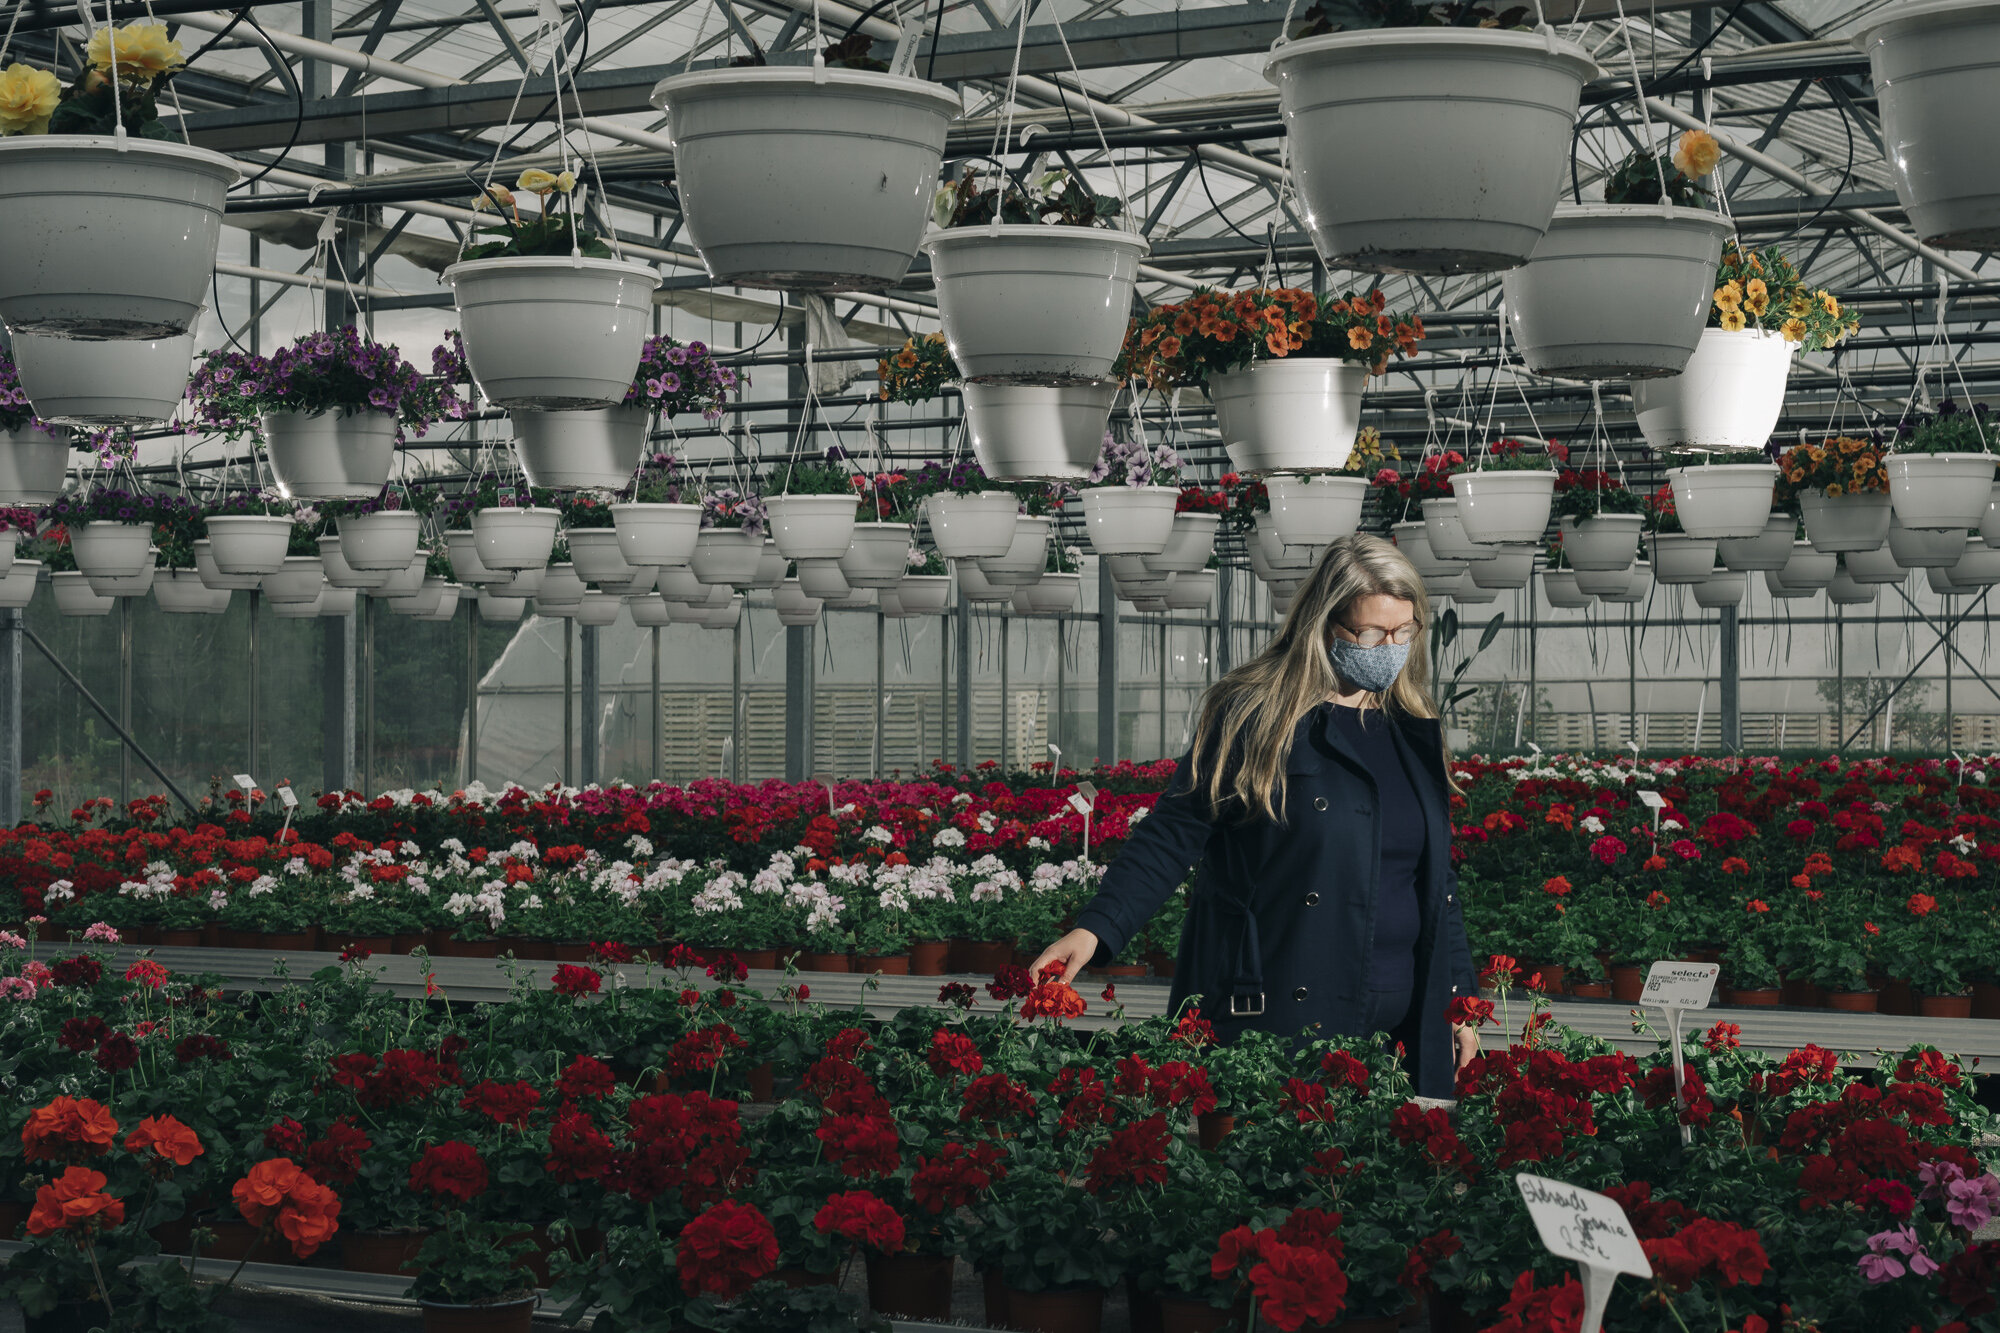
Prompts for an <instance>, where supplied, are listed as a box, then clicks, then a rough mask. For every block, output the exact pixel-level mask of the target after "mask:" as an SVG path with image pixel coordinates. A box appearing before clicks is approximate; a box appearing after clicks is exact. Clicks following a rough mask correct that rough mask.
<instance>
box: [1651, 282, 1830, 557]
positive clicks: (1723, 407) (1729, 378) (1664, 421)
mask: <svg viewBox="0 0 2000 1333" xmlns="http://www.w3.org/2000/svg"><path fill="white" fill-rule="evenodd" d="M1704 318H1706V316H1704ZM1796 350H1797V344H1795V343H1788V342H1786V341H1785V340H1784V338H1783V337H1782V336H1780V335H1779V334H1776V333H1772V332H1770V331H1768V330H1765V329H1737V330H1734V331H1731V330H1728V329H1717V328H1704V329H1702V331H1701V340H1700V341H1699V342H1698V343H1696V344H1695V349H1694V355H1693V356H1691V357H1689V358H1688V363H1687V365H1686V366H1685V367H1683V368H1682V370H1681V373H1680V374H1678V375H1668V376H1663V377H1661V378H1658V379H1646V380H1636V381H1634V382H1633V384H1632V410H1633V412H1634V413H1635V414H1636V415H1637V416H1638V419H1639V433H1640V434H1642V435H1644V436H1645V437H1646V443H1648V444H1650V445H1652V446H1653V447H1654V448H1655V449H1659V450H1663V451H1665V450H1674V449H1715V450H1732V449H1733V450H1745V451H1748V450H1760V449H1762V448H1763V447H1764V445H1765V443H1766V441H1768V440H1769V439H1770V438H1771V432H1773V431H1775V430H1776V429H1777V428H1778V417H1779V414H1780V413H1782V412H1783V411H1784V407H1785V383H1786V381H1787V380H1788V379H1789V378H1790V377H1791V373H1792V353H1793V352H1794V351H1796ZM1681 521H1682V522H1683V523H1685V522H1687V519H1686V518H1685V517H1683V518H1682V519H1681ZM1716 535H1718V536H1721V535H1726V534H1720V533H1718V534H1716Z"/></svg>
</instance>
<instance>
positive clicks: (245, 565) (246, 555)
mask: <svg viewBox="0 0 2000 1333" xmlns="http://www.w3.org/2000/svg"><path fill="white" fill-rule="evenodd" d="M204 526H205V527H206V528H207V529H208V549H209V552H210V553H211V554H212V555H213V556H214V557H215V567H216V568H217V569H219V570H221V571H222V572H223V573H225V574H256V575H259V576H262V575H265V574H275V573H277V572H278V570H280V569H282V568H283V567H284V564H285V547H286V546H288V545H290V544H291V540H292V520H291V519H290V518H288V517H286V516H284V515H282V514H214V515H211V516H210V517H209V518H208V519H207V520H206V522H205V523H204Z"/></svg>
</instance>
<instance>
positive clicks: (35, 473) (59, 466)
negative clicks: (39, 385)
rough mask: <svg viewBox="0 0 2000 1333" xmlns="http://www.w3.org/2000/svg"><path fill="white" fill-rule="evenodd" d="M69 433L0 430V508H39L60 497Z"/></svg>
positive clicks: (30, 428)
mask: <svg viewBox="0 0 2000 1333" xmlns="http://www.w3.org/2000/svg"><path fill="white" fill-rule="evenodd" d="M68 468H69V432H68V431H67V430H62V429H54V430H44V429H42V428H41V427H40V426H36V425H32V424H30V425H26V426H23V427H21V428H20V429H19V430H0V505H26V506H29V507H39V506H41V505H45V504H49V503H51V502H53V501H54V500H55V498H56V497H57V496H59V495H61V494H62V489H63V474H64V473H65V472H66V471H67V470H68Z"/></svg>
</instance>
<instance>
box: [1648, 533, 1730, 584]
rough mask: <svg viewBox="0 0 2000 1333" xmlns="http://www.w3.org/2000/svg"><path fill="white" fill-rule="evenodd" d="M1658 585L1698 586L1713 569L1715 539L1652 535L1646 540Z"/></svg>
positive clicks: (1683, 534)
mask: <svg viewBox="0 0 2000 1333" xmlns="http://www.w3.org/2000/svg"><path fill="white" fill-rule="evenodd" d="M1646 550H1647V553H1648V555H1650V556H1651V558H1652V561H1653V580H1654V581H1655V582H1657V583H1665V584H1672V583H1699V582H1701V581H1702V580H1703V579H1705V578H1707V577H1708V576H1709V574H1710V573H1711V572H1712V571H1713V570H1714V569H1715V538H1713V537H1690V536H1688V535H1687V534H1686V533H1685V532H1655V533H1652V534H1650V535H1649V536H1648V537H1647V538H1646Z"/></svg>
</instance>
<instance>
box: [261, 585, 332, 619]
mask: <svg viewBox="0 0 2000 1333" xmlns="http://www.w3.org/2000/svg"><path fill="white" fill-rule="evenodd" d="M326 591H327V589H326V585H325V584H324V583H322V584H321V585H320V587H319V591H318V592H316V593H314V594H313V595H312V596H311V597H308V598H307V599H306V600H305V601H303V602H272V603H270V611H271V614H272V615H274V616H277V617H278V618H279V619H280V620H313V619H316V618H318V616H319V613H320V608H321V607H322V606H324V605H325V603H326Z"/></svg>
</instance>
